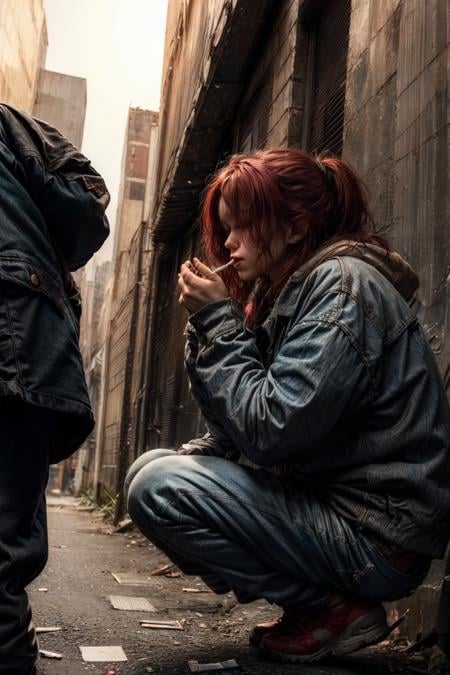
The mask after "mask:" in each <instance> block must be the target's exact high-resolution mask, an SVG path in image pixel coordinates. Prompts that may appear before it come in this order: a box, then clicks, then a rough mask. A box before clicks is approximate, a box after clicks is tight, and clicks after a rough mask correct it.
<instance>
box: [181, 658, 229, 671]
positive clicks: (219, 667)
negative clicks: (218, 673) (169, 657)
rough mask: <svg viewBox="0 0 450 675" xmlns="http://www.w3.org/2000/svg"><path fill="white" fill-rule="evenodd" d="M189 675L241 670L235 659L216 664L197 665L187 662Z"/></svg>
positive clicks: (196, 663) (196, 662)
mask: <svg viewBox="0 0 450 675" xmlns="http://www.w3.org/2000/svg"><path fill="white" fill-rule="evenodd" d="M188 666H189V670H190V671H191V673H209V672H211V671H214V670H222V671H224V670H226V671H229V670H241V667H240V665H239V663H238V662H237V661H236V660H235V659H229V660H228V661H218V662H217V663H199V662H198V661H188Z"/></svg>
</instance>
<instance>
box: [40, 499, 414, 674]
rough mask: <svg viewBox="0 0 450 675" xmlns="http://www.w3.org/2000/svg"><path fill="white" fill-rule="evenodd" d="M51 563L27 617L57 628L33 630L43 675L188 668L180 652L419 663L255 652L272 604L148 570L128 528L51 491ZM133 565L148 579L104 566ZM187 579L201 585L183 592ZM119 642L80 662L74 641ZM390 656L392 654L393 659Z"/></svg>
mask: <svg viewBox="0 0 450 675" xmlns="http://www.w3.org/2000/svg"><path fill="white" fill-rule="evenodd" d="M48 512H49V546H50V556H49V563H48V566H47V568H46V569H45V571H44V573H43V574H42V575H41V576H40V577H39V578H38V579H37V580H36V581H35V582H34V583H33V584H32V585H31V586H30V588H29V592H30V598H31V602H32V606H33V610H34V622H35V625H36V626H38V627H45V626H47V627H48V626H56V627H61V628H62V630H61V631H59V632H54V633H43V634H40V636H39V637H40V647H41V649H45V650H49V651H51V652H57V653H60V654H62V659H61V660H50V659H46V658H43V659H42V660H41V662H40V670H39V674H40V675H41V674H42V675H77V674H78V673H93V674H99V675H100V674H102V675H106V674H107V673H108V674H109V675H113V674H114V675H119V674H120V675H125V674H130V675H146V674H147V673H149V672H150V673H151V672H154V673H164V674H167V675H178V674H181V673H189V672H190V671H189V668H188V661H189V660H197V661H199V662H201V663H204V662H208V663H211V662H217V661H224V660H228V659H236V660H237V661H238V663H239V664H240V665H241V667H242V669H243V670H244V671H245V672H246V673H254V674H256V673H258V674H265V673H287V674H289V673H303V674H304V675H321V674H323V675H325V674H328V675H331V674H332V673H334V674H335V675H355V674H356V673H359V674H363V673H376V674H377V675H378V674H380V675H381V674H383V673H388V672H399V673H407V672H425V671H424V670H422V668H423V665H422V664H420V663H415V664H414V666H415V669H414V670H410V669H409V668H407V669H403V668H397V667H395V668H393V660H392V659H393V657H392V654H389V655H387V654H385V653H380V654H370V655H367V656H365V655H364V653H361V652H360V653H359V654H358V655H356V656H352V657H347V659H346V661H344V662H339V663H336V662H334V663H332V662H330V663H327V664H325V665H321V666H303V667H299V666H291V665H281V664H274V663H269V662H264V661H261V660H260V659H259V658H258V656H257V652H256V651H255V650H254V649H253V648H250V647H249V646H248V642H247V635H248V631H249V628H250V627H251V626H252V625H253V624H254V623H255V622H258V621H261V620H263V621H264V620H269V619H271V618H272V617H273V616H274V610H273V609H272V608H271V607H270V606H269V605H268V604H267V603H265V602H263V601H262V602H259V603H254V604H252V605H246V606H237V605H236V604H235V600H234V598H233V596H231V595H230V596H215V595H214V594H212V593H208V592H205V591H206V588H205V587H204V586H203V585H202V583H201V582H200V581H199V580H198V579H195V578H192V577H185V576H171V577H167V576H151V575H150V572H152V571H154V570H155V569H158V568H161V567H162V566H163V565H164V564H166V563H168V561H167V559H166V558H165V557H164V556H163V555H162V554H161V553H160V552H159V551H157V550H156V549H155V548H153V547H152V546H151V545H149V544H148V542H146V541H145V540H144V539H143V538H142V537H140V536H139V534H138V533H137V532H136V531H132V532H129V533H126V534H124V533H113V531H112V527H111V526H108V525H105V524H104V522H103V521H102V520H101V519H100V517H99V516H98V515H97V514H95V513H92V512H90V511H87V510H86V509H85V508H84V507H80V506H79V504H78V502H77V501H76V500H75V499H72V498H54V497H52V498H50V499H49V507H48ZM113 572H117V573H124V572H128V573H137V574H138V575H139V578H140V579H141V580H142V582H143V583H148V584H149V585H143V586H132V585H119V584H118V583H117V582H116V580H115V579H114V578H113V576H112V573H113ZM184 588H195V589H198V590H201V591H203V592H200V593H193V592H186V591H183V589H184ZM110 595H125V596H133V597H135V596H138V597H145V598H147V599H148V600H149V601H150V602H151V603H152V604H153V605H154V606H155V607H156V608H157V610H158V613H157V614H154V613H152V614H150V613H149V612H139V611H122V610H114V609H112V607H111V605H110V602H109V600H108V597H109V596H110ZM142 619H157V620H173V619H178V620H180V621H181V622H182V623H183V625H184V630H183V631H169V630H152V629H148V628H142V627H141V626H140V620H142ZM81 645H83V646H103V645H116V646H117V645H120V646H122V647H123V649H124V651H125V654H126V656H127V658H128V660H127V661H126V662H123V663H113V662H111V663H107V662H106V663H85V662H83V660H82V658H81V653H80V649H79V647H80V646H81ZM396 662H397V661H395V663H396Z"/></svg>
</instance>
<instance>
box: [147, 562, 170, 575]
mask: <svg viewBox="0 0 450 675" xmlns="http://www.w3.org/2000/svg"><path fill="white" fill-rule="evenodd" d="M173 569H175V565H174V564H173V563H169V564H168V565H163V567H157V568H156V569H154V570H152V571H151V572H150V576H151V577H159V576H163V575H164V574H168V573H169V572H171V571H172V570H173Z"/></svg>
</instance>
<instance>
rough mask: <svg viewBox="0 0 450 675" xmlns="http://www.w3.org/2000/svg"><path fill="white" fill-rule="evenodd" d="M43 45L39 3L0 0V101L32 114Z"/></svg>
mask: <svg viewBox="0 0 450 675" xmlns="http://www.w3.org/2000/svg"><path fill="white" fill-rule="evenodd" d="M47 44H48V40H47V28H46V23H45V13H44V5H43V0H21V1H20V2H18V1H17V0H1V2H0V101H2V102H4V103H9V104H10V105H13V106H16V107H17V108H20V109H22V110H24V111H25V112H28V113H31V112H32V110H33V104H34V99H35V92H36V84H37V80H38V77H39V70H40V68H41V67H43V66H44V62H45V55H46V50H47Z"/></svg>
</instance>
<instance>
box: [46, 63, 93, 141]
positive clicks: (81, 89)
mask: <svg viewBox="0 0 450 675" xmlns="http://www.w3.org/2000/svg"><path fill="white" fill-rule="evenodd" d="M86 103H87V98H86V80H85V79H84V78H83V77H74V76H73V75H63V74H62V73H54V72H52V71H50V70H41V73H40V76H39V82H38V86H37V91H36V100H35V104H34V108H33V115H34V117H39V118H40V119H42V120H45V121H46V122H48V123H49V124H51V125H52V126H54V127H56V129H59V131H60V132H61V133H62V134H63V135H64V136H66V138H68V139H69V141H70V142H71V143H73V145H75V147H77V148H81V145H82V143H83V132H84V120H85V117H86Z"/></svg>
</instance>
